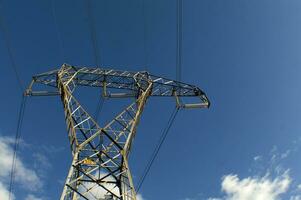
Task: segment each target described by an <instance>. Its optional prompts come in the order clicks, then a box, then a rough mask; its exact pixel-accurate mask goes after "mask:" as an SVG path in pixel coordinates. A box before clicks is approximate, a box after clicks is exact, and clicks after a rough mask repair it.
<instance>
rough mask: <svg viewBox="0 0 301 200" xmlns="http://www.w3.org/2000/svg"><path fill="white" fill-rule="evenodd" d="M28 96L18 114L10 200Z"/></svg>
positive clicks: (23, 98) (24, 97)
mask: <svg viewBox="0 0 301 200" xmlns="http://www.w3.org/2000/svg"><path fill="white" fill-rule="evenodd" d="M26 99H27V97H26V96H23V97H22V101H21V106H20V109H19V112H18V113H19V114H18V122H17V129H16V135H15V141H14V149H13V151H14V154H13V160H12V166H11V171H10V182H9V198H8V199H9V200H11V198H12V193H13V189H14V178H15V172H16V164H17V163H16V161H17V156H18V155H17V154H18V149H19V143H20V138H21V131H20V130H21V127H22V122H23V118H24V112H25V107H26Z"/></svg>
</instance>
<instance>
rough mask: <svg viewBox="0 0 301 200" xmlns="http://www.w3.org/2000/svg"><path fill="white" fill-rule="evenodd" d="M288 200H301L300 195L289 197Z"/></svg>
mask: <svg viewBox="0 0 301 200" xmlns="http://www.w3.org/2000/svg"><path fill="white" fill-rule="evenodd" d="M290 200H301V196H300V195H297V196H291V198H290Z"/></svg>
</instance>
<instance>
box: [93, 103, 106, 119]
mask: <svg viewBox="0 0 301 200" xmlns="http://www.w3.org/2000/svg"><path fill="white" fill-rule="evenodd" d="M104 101H105V99H104V98H103V97H100V98H99V101H98V104H97V107H96V111H95V114H94V119H95V121H96V122H97V121H98V118H99V114H100V112H101V110H102V108H103V104H104Z"/></svg>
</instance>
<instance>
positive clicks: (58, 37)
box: [51, 0, 66, 62]
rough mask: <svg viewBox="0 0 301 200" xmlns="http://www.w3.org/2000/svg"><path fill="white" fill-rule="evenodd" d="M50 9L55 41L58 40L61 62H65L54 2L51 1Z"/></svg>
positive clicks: (53, 0)
mask: <svg viewBox="0 0 301 200" xmlns="http://www.w3.org/2000/svg"><path fill="white" fill-rule="evenodd" d="M51 8H52V17H53V20H54V25H55V29H56V35H57V39H58V42H59V48H60V54H61V57H62V59H63V62H66V56H65V54H64V50H63V49H64V46H63V40H62V37H61V34H60V29H59V25H58V22H57V15H56V10H55V0H52V1H51Z"/></svg>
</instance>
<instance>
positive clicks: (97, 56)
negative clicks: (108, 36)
mask: <svg viewBox="0 0 301 200" xmlns="http://www.w3.org/2000/svg"><path fill="white" fill-rule="evenodd" d="M86 8H87V14H88V21H89V27H90V34H91V40H92V45H93V50H94V51H93V52H94V58H95V64H96V66H97V67H99V66H100V52H99V47H98V42H97V35H96V30H95V26H94V17H93V13H92V8H91V1H90V0H86Z"/></svg>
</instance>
